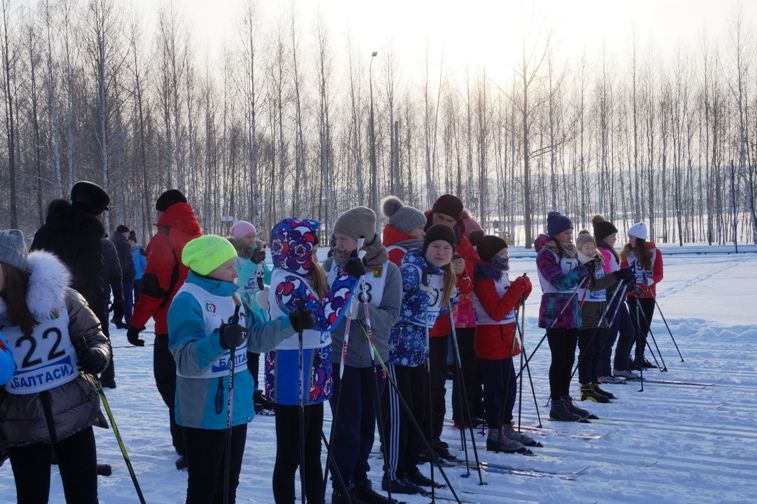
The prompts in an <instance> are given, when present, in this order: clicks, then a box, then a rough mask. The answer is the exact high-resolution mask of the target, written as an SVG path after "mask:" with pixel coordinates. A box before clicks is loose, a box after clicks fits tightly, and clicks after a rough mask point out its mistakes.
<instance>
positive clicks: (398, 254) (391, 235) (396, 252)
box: [381, 224, 414, 266]
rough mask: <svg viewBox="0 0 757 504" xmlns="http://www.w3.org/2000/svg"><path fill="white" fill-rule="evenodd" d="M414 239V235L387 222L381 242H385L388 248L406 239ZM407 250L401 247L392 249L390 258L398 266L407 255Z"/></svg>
mask: <svg viewBox="0 0 757 504" xmlns="http://www.w3.org/2000/svg"><path fill="white" fill-rule="evenodd" d="M413 239H414V238H413V237H412V236H410V235H409V234H407V233H405V232H404V231H401V230H400V229H398V228H396V227H394V226H392V225H391V224H387V225H386V226H384V232H383V236H382V238H381V243H383V244H384V247H387V248H388V247H390V246H392V245H396V244H398V243H402V242H404V241H408V240H413ZM405 252H407V251H406V250H404V249H403V248H401V247H397V248H395V249H392V250H390V251H389V260H390V261H392V262H393V263H394V264H396V265H397V266H399V265H400V262H402V258H403V257H405Z"/></svg>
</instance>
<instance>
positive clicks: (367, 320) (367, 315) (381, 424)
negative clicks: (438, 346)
mask: <svg viewBox="0 0 757 504" xmlns="http://www.w3.org/2000/svg"><path fill="white" fill-rule="evenodd" d="M360 287H361V289H362V293H363V301H364V303H363V308H364V313H365V325H366V326H367V329H368V330H367V334H368V340H369V341H370V342H371V368H373V385H374V386H375V388H376V413H377V415H378V416H377V418H378V424H379V432H380V433H381V437H382V439H384V440H386V432H385V429H384V422H383V418H384V416H383V414H382V412H381V387H379V381H378V372H377V371H376V346H375V341H376V340H375V338H374V336H373V326H372V325H371V310H370V308H368V300H367V295H366V292H365V282H363V283H361V285H360ZM358 323H359V324H360V326H361V327H362V329H363V331H364V332H366V328H365V327H363V324H362V322H360V321H358ZM382 446H383V449H384V453H383V455H384V464H383V465H384V466H386V464H387V461H388V460H389V443H388V441H387V442H386V443H385V444H384V445H382ZM386 494H387V497H388V498H389V502H392V490H391V488H390V489H388V490H387V491H386Z"/></svg>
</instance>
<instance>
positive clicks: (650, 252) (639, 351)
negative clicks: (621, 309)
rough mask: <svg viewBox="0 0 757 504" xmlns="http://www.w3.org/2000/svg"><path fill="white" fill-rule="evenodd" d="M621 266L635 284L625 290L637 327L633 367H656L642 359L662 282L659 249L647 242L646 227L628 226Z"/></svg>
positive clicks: (642, 225)
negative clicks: (628, 290) (633, 278)
mask: <svg viewBox="0 0 757 504" xmlns="http://www.w3.org/2000/svg"><path fill="white" fill-rule="evenodd" d="M620 257H621V262H620V266H621V268H627V267H630V268H631V269H632V270H633V272H634V276H635V287H634V289H633V290H632V291H631V292H629V293H628V300H627V302H628V310H629V311H630V312H631V320H632V321H633V324H634V326H635V328H636V352H635V353H636V357H635V359H634V369H641V368H642V367H644V368H653V367H656V366H654V365H653V364H652V363H650V362H649V361H648V360H646V359H645V358H644V350H645V349H646V345H647V333H649V325H650V324H651V323H652V315H653V314H654V305H655V297H656V296H657V289H656V286H657V284H658V283H660V282H661V281H662V276H663V275H662V252H660V250H659V249H658V248H657V247H656V246H655V244H654V242H651V241H650V242H648V241H647V226H646V225H645V224H644V223H643V222H637V223H636V224H634V225H633V226H631V227H630V228H628V243H627V244H626V246H625V247H623V252H621V254H620Z"/></svg>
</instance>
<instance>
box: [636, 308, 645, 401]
mask: <svg viewBox="0 0 757 504" xmlns="http://www.w3.org/2000/svg"><path fill="white" fill-rule="evenodd" d="M634 300H635V301H636V303H635V305H634V306H635V308H634V309H635V310H636V353H637V354H638V353H639V351H638V349H639V345H640V344H641V320H640V319H639V311H640V307H639V298H637V297H634ZM641 357H642V358H641V361H642V362H641V363H640V364H641V365H640V366H639V381H640V382H641V388H640V389H639V392H644V362H643V361H644V352H643V351H642V354H641Z"/></svg>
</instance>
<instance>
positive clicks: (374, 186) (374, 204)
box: [368, 51, 381, 233]
mask: <svg viewBox="0 0 757 504" xmlns="http://www.w3.org/2000/svg"><path fill="white" fill-rule="evenodd" d="M377 55H378V51H373V52H372V53H371V62H370V64H369V65H368V84H369V86H370V92H371V197H370V205H369V206H370V207H371V208H372V209H373V211H374V212H376V217H377V218H376V232H377V233H378V232H379V230H380V223H381V219H380V218H378V216H379V215H381V214H380V212H379V208H378V199H379V198H378V168H377V166H376V129H375V123H374V120H373V58H375V57H376V56H377Z"/></svg>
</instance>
